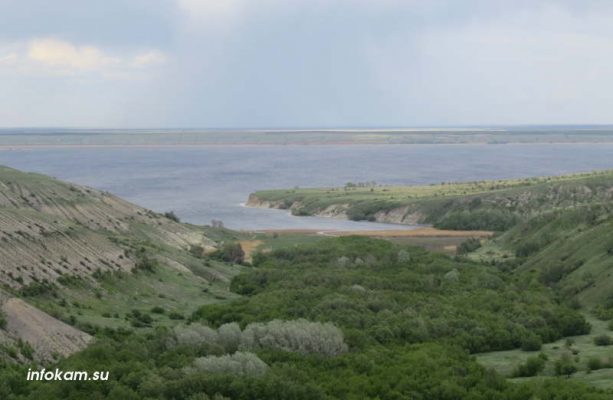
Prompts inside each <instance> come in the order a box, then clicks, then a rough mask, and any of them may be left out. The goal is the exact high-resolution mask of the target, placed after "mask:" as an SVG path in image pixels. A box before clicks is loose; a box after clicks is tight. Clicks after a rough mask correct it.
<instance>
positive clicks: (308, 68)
mask: <svg viewBox="0 0 613 400" xmlns="http://www.w3.org/2000/svg"><path fill="white" fill-rule="evenodd" d="M612 20H613V2H611V1H608V0H605V1H598V0H594V1H590V0H558V1H553V0H551V1H547V0H543V1H539V0H506V1H503V0H105V1H97V0H53V1H49V0H0V126H1V127H109V128H121V127H125V128H310V127H413V126H466V125H508V124H610V123H613V112H612V110H613V24H612V23H611V21H612Z"/></svg>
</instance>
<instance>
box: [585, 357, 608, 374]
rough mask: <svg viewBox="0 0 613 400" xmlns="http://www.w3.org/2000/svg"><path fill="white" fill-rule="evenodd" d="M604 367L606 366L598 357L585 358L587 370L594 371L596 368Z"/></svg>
mask: <svg viewBox="0 0 613 400" xmlns="http://www.w3.org/2000/svg"><path fill="white" fill-rule="evenodd" d="M606 367H607V366H606V365H605V363H603V361H602V360H601V359H600V358H599V357H592V358H590V359H589V360H587V370H588V371H595V370H597V369H602V368H606Z"/></svg>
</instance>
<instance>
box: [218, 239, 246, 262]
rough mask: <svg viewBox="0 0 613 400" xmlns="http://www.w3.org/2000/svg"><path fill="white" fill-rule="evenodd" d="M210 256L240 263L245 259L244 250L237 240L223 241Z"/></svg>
mask: <svg viewBox="0 0 613 400" xmlns="http://www.w3.org/2000/svg"><path fill="white" fill-rule="evenodd" d="M212 256H213V257H215V258H217V259H220V260H222V261H226V262H231V263H236V264H241V263H243V262H244V261H245V252H244V251H243V248H242V247H241V245H240V243H238V242H229V243H224V244H223V245H222V246H221V248H219V249H218V250H217V251H216V252H215V253H213V254H212Z"/></svg>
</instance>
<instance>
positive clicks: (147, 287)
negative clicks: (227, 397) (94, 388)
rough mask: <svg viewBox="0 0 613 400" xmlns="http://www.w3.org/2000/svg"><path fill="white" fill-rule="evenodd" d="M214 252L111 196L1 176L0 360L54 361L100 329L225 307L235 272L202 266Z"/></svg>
mask: <svg viewBox="0 0 613 400" xmlns="http://www.w3.org/2000/svg"><path fill="white" fill-rule="evenodd" d="M216 246H217V243H216V242H215V241H214V240H211V239H209V238H208V236H207V234H206V232H205V230H204V229H203V228H201V227H196V226H191V225H188V224H183V223H179V222H177V221H175V220H173V219H171V218H167V217H166V216H164V215H162V214H158V213H155V212H153V211H151V210H147V209H144V208H142V207H139V206H137V205H134V204H132V203H129V202H127V201H124V200H122V199H120V198H118V197H116V196H114V195H112V194H110V193H107V192H102V191H99V190H95V189H92V188H88V187H83V186H79V185H75V184H70V183H66V182H62V181H60V180H57V179H53V178H50V177H47V176H44V175H39V174H33V173H24V172H20V171H17V170H14V169H11V168H7V167H0V285H1V286H0V308H1V311H0V322H1V324H0V358H4V359H9V360H12V361H17V362H24V361H27V360H30V359H34V360H38V361H42V362H45V361H51V360H56V359H58V358H61V357H63V356H67V355H69V354H71V353H73V352H75V351H78V350H81V349H83V348H84V347H85V346H86V345H87V344H88V343H90V342H91V341H92V336H91V335H94V334H95V333H96V332H97V331H98V330H99V329H103V328H144V329H147V328H150V327H153V326H155V325H164V324H170V323H171V322H172V321H173V320H180V319H182V318H183V314H186V313H189V312H191V310H192V308H195V307H197V306H198V305H199V304H200V305H201V304H206V303H209V302H215V301H221V300H224V299H225V298H226V295H225V293H227V286H228V284H229V281H230V279H231V277H232V276H233V275H235V274H236V273H238V271H239V268H238V267H234V266H231V265H228V264H225V263H222V262H217V261H214V260H208V259H207V258H206V257H205V254H207V253H208V252H210V251H214V250H215V248H216ZM152 307H153V308H154V309H155V310H156V312H157V313H158V315H157V316H155V317H151V316H150V315H149V312H150V310H151V309H152ZM84 331H86V332H87V333H86V332H84Z"/></svg>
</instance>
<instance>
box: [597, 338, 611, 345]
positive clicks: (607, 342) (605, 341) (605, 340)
mask: <svg viewBox="0 0 613 400" xmlns="http://www.w3.org/2000/svg"><path fill="white" fill-rule="evenodd" d="M594 344H595V345H596V346H609V345H610V344H611V337H610V336H609V335H598V336H596V337H595V338H594Z"/></svg>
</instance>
